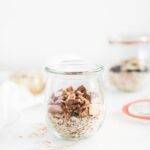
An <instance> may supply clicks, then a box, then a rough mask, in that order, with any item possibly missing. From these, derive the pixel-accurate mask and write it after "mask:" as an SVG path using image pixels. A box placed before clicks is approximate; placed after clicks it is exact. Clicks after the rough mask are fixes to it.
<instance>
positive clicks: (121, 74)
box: [108, 35, 150, 92]
mask: <svg viewBox="0 0 150 150" xmlns="http://www.w3.org/2000/svg"><path fill="white" fill-rule="evenodd" d="M109 44H110V47H111V52H110V54H111V57H112V59H111V60H110V66H109V71H108V75H109V81H110V83H111V84H112V85H113V86H114V87H116V88H117V89H119V90H121V91H126V92H131V91H135V90H137V89H139V88H141V87H143V86H146V83H148V82H147V81H149V69H150V55H149V54H150V36H148V35H121V36H119V35H117V36H113V37H111V38H110V39H109Z"/></svg>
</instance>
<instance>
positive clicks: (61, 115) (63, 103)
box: [45, 60, 105, 140]
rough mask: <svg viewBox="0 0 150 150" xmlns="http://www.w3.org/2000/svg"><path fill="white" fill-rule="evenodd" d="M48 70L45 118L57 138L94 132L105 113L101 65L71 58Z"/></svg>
mask: <svg viewBox="0 0 150 150" xmlns="http://www.w3.org/2000/svg"><path fill="white" fill-rule="evenodd" d="M45 70H46V72H47V76H48V79H47V86H46V97H45V98H46V104H47V105H46V120H47V124H48V126H49V127H50V130H51V131H52V132H53V133H54V134H55V135H56V136H57V137H61V138H64V139H71V140H73V139H74V140H78V139H83V138H86V137H89V136H91V135H93V134H94V133H95V132H96V131H97V130H98V129H99V128H100V127H101V125H102V123H103V119H104V114H105V107H104V100H103V92H102V81H101V80H102V70H103V68H102V66H99V65H93V64H92V63H89V62H87V61H83V60H71V61H70V60H68V61H61V62H60V63H57V64H53V65H50V66H47V67H45Z"/></svg>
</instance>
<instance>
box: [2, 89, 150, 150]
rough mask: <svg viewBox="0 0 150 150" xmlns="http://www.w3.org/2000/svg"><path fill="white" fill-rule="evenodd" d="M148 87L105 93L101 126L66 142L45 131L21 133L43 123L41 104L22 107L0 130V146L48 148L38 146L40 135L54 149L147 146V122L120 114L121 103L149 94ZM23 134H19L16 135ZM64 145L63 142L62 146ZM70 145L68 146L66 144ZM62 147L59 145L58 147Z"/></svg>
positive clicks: (5, 149) (146, 149)
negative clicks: (84, 136) (82, 137)
mask: <svg viewBox="0 0 150 150" xmlns="http://www.w3.org/2000/svg"><path fill="white" fill-rule="evenodd" d="M149 91H150V89H146V90H142V91H140V92H138V93H128V94H127V93H118V92H115V91H114V92H109V91H107V92H106V93H105V101H106V103H107V115H106V118H105V121H104V124H103V126H102V128H101V129H100V130H99V132H98V133H97V134H96V135H94V136H93V137H91V138H89V139H86V140H82V141H79V142H67V141H61V140H57V139H56V138H54V137H53V136H52V135H51V134H50V131H49V134H48V135H46V137H41V138H35V139H32V140H29V139H28V138H24V136H25V135H27V134H28V133H30V132H31V131H32V130H34V127H33V126H34V124H36V123H44V120H45V117H44V109H43V105H37V106H34V107H30V108H28V109H25V110H24V111H22V113H21V116H20V119H18V120H17V122H16V123H15V124H13V125H11V126H7V127H5V128H2V129H1V130H0V150H50V149H51V148H47V147H42V146H41V143H42V139H44V138H48V139H53V141H55V144H56V145H57V144H58V145H59V146H58V147H57V146H56V148H55V149H70V150H83V149H85V150H150V123H149V124H148V123H141V122H138V121H135V120H132V119H129V118H126V117H125V116H123V114H122V112H121V108H122V106H123V105H124V104H126V103H128V102H130V101H132V100H136V99H139V98H148V97H150V92H149ZM20 136H23V138H19V137H20ZM64 145H67V146H64ZM68 145H72V146H68ZM61 147H62V148H61Z"/></svg>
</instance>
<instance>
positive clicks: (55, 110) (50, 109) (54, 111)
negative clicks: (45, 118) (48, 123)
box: [48, 105, 63, 114]
mask: <svg viewBox="0 0 150 150" xmlns="http://www.w3.org/2000/svg"><path fill="white" fill-rule="evenodd" d="M48 112H49V113H52V114H57V113H58V114H62V113H63V112H62V109H61V106H60V105H49V107H48Z"/></svg>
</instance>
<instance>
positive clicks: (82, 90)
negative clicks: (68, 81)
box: [76, 85, 86, 93]
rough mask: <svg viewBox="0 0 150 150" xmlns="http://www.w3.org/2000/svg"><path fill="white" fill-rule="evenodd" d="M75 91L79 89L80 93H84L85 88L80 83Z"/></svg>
mask: <svg viewBox="0 0 150 150" xmlns="http://www.w3.org/2000/svg"><path fill="white" fill-rule="evenodd" d="M76 91H80V92H81V93H84V92H85V91H86V88H85V87H84V86H83V85H81V86H79V87H78V88H77V89H76Z"/></svg>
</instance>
